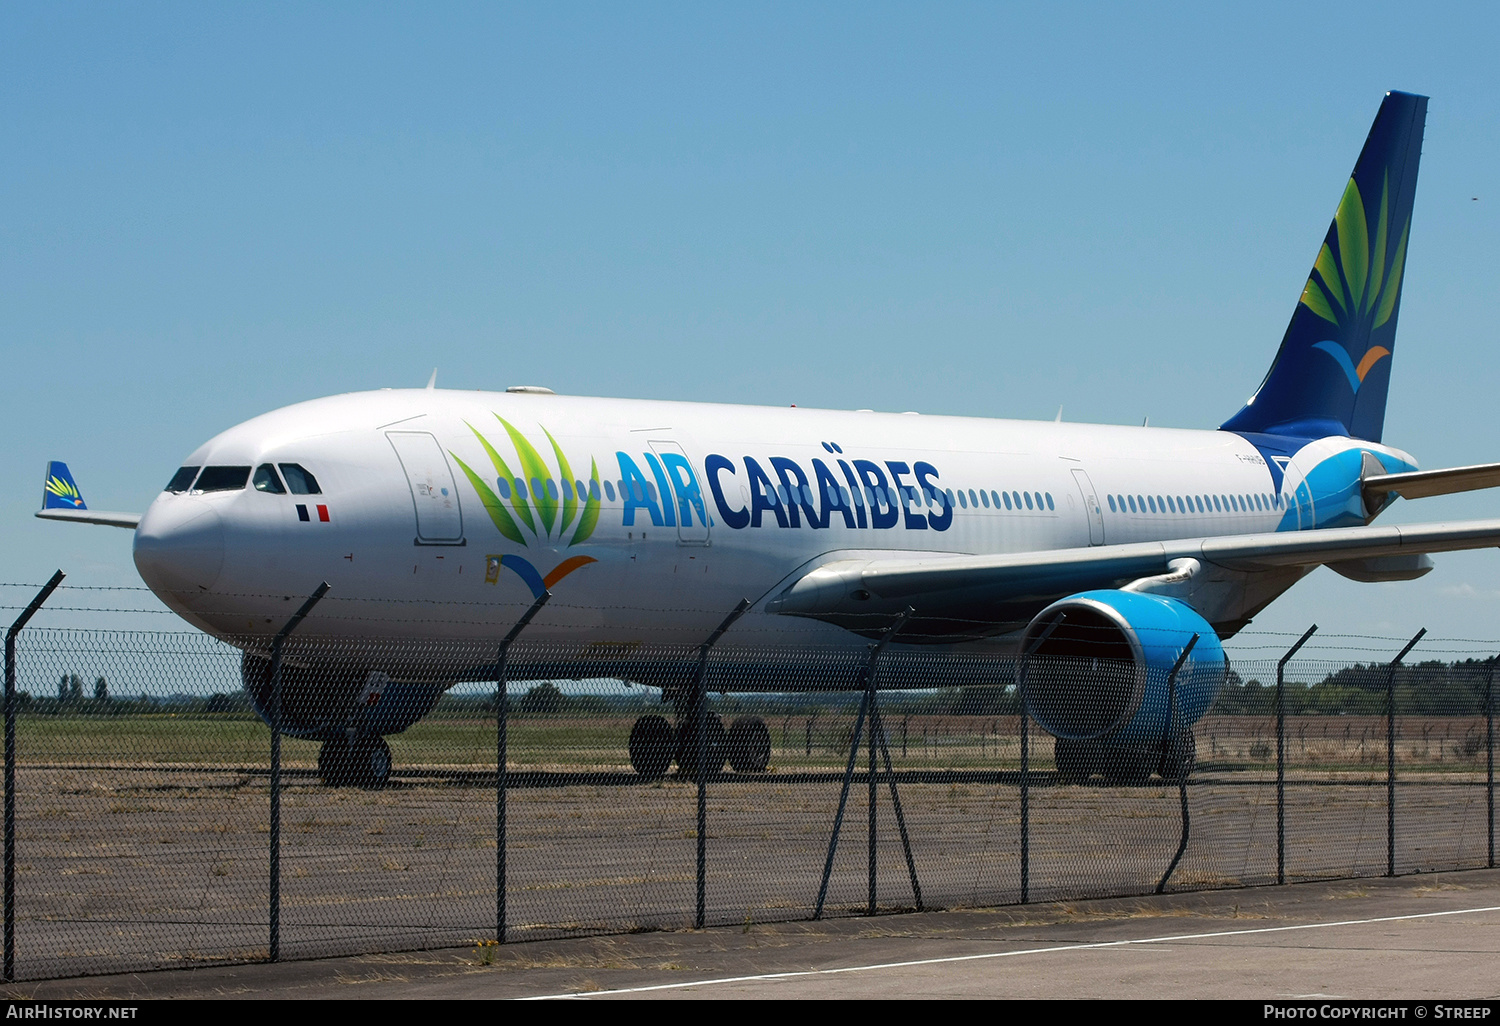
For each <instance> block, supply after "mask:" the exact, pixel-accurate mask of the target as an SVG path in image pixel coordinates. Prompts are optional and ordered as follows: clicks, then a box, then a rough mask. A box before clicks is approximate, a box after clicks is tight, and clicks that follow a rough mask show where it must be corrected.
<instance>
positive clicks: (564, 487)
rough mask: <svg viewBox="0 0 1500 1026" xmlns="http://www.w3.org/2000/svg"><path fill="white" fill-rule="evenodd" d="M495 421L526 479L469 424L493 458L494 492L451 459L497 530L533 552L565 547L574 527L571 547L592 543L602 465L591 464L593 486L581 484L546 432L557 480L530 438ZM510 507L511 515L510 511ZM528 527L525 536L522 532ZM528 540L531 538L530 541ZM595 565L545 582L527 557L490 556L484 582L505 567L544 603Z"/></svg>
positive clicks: (572, 564) (565, 568) (564, 566)
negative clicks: (546, 595)
mask: <svg viewBox="0 0 1500 1026" xmlns="http://www.w3.org/2000/svg"><path fill="white" fill-rule="evenodd" d="M495 419H496V420H498V421H499V422H500V425H501V427H503V428H504V429H505V433H506V435H507V436H508V437H509V439H510V443H511V446H512V447H513V448H514V449H515V452H516V460H517V464H518V465H519V467H520V468H521V470H522V472H523V475H524V476H522V475H518V474H515V473H513V472H512V470H511V468H510V465H509V464H508V463H506V461H505V459H504V457H502V456H501V455H500V453H499V452H498V451H497V450H496V448H495V446H494V445H493V444H491V442H490V440H489V439H487V438H485V436H484V435H482V434H480V432H479V429H478V428H476V427H474V425H473V424H469V423H468V422H465V425H466V426H467V427H468V429H469V430H470V431H472V432H474V437H475V438H477V439H478V440H479V444H480V445H481V446H483V447H484V452H485V455H486V456H488V457H489V460H490V464H491V466H493V467H494V470H495V473H496V475H498V476H497V477H496V478H495V486H494V487H493V488H492V487H490V484H489V482H488V481H486V480H485V479H484V478H483V477H481V476H480V475H479V474H477V473H475V472H474V470H473V469H471V468H470V467H469V465H468V464H467V463H465V462H464V461H463V460H462V459H461V458H460V457H459V455H458V454H457V453H455V452H452V451H451V450H450V451H449V455H451V456H452V457H453V460H454V462H456V463H457V464H458V466H459V469H461V470H462V471H463V472H464V476H465V477H467V478H468V479H469V484H471V485H473V486H474V491H476V492H477V493H479V501H480V502H481V503H483V504H484V510H485V512H486V513H488V514H489V515H490V520H491V521H492V522H493V523H494V525H495V528H496V529H497V530H498V531H499V532H500V533H501V534H502V535H504V536H505V537H506V538H508V539H509V540H511V541H513V542H515V543H516V544H518V545H525V546H528V547H529V546H530V545H531V544H532V542H533V541H535V542H539V543H546V542H554V543H555V542H561V541H562V540H563V538H564V537H565V536H567V534H568V529H569V528H570V527H571V528H572V529H573V532H572V536H571V538H569V540H568V542H567V545H568V547H570V548H571V547H572V546H574V545H578V544H581V543H582V542H584V541H587V540H588V538H589V536H591V535H592V534H593V533H594V528H595V527H597V526H598V524H599V508H600V498H599V488H600V484H599V464H598V462H597V461H595V460H592V459H591V460H590V461H589V463H590V467H589V480H588V483H586V484H585V483H584V482H583V481H582V480H577V479H575V478H574V477H573V469H572V467H571V466H570V465H569V464H568V457H567V456H566V455H564V453H563V451H562V447H561V446H560V445H558V444H557V439H555V438H553V437H552V433H551V432H549V431H548V430H547V429H546V428H542V434H544V435H546V436H547V441H548V442H549V443H550V444H551V446H552V453H553V455H554V456H555V457H556V459H557V472H556V474H554V473H553V471H552V470H551V468H549V467H548V466H547V462H546V460H544V459H543V458H542V454H541V453H540V452H538V451H537V449H536V447H535V446H533V445H532V444H531V443H530V442H529V441H527V439H526V436H525V435H523V434H521V432H520V431H518V430H516V428H515V427H514V426H512V425H511V424H510V423H509V422H508V421H506V419H505V418H504V417H501V416H500V415H499V414H496V415H495ZM559 482H560V483H559ZM507 503H508V504H509V509H507V508H506V506H507ZM575 521H576V525H575ZM523 525H524V527H525V529H526V530H525V532H523V531H522V526H523ZM528 534H529V535H530V536H531V537H530V538H529V539H528V537H527V535H528ZM594 562H597V560H595V559H594V558H593V557H592V556H572V557H570V558H568V559H565V560H563V561H562V562H561V563H559V564H558V565H557V566H556V567H554V568H553V569H552V570H551V571H550V572H549V573H547V574H546V575H545V576H544V575H543V574H542V573H541V572H540V571H538V570H537V569H536V567H535V566H533V565H532V564H531V562H530V561H529V560H526V559H524V558H523V557H521V556H516V555H504V556H490V557H488V558H487V560H486V566H485V575H484V577H485V580H486V581H488V582H489V583H491V584H494V583H496V582H497V581H498V580H499V575H500V567H502V566H504V567H506V568H508V569H510V570H512V571H514V572H515V574H516V575H517V576H518V577H520V578H521V580H523V581H525V582H526V585H527V587H529V588H530V589H531V592H532V594H533V595H535V596H537V597H540V596H541V594H542V592H543V591H545V590H547V589H549V588H551V587H552V585H554V584H556V583H557V582H558V581H560V580H562V579H563V578H564V577H566V576H567V575H568V574H570V573H572V572H573V571H574V570H577V569H578V568H579V567H582V566H587V565H588V564H589V563H594Z"/></svg>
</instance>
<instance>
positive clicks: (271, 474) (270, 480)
mask: <svg viewBox="0 0 1500 1026" xmlns="http://www.w3.org/2000/svg"><path fill="white" fill-rule="evenodd" d="M250 483H251V484H253V485H254V486H255V490H256V491H257V492H270V493H271V494H272V495H285V494H286V489H285V488H283V487H282V486H281V478H279V477H277V476H276V468H275V467H273V466H271V465H270V464H269V463H262V464H261V465H260V466H258V467H256V468H255V476H254V477H253V478H251V479H250Z"/></svg>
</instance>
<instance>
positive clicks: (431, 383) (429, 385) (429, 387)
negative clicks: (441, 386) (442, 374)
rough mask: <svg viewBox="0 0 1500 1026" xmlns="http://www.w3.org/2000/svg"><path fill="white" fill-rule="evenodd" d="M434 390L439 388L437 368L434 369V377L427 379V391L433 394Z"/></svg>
mask: <svg viewBox="0 0 1500 1026" xmlns="http://www.w3.org/2000/svg"><path fill="white" fill-rule="evenodd" d="M434 388H437V368H436V367H434V368H432V377H430V378H428V379H427V391H429V392H431V391H432V390H433V389H434Z"/></svg>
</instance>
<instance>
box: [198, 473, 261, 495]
mask: <svg viewBox="0 0 1500 1026" xmlns="http://www.w3.org/2000/svg"><path fill="white" fill-rule="evenodd" d="M248 480H250V468H249V467H204V468H203V473H201V474H199V475H198V483H197V484H196V485H194V486H193V491H195V492H237V491H239V490H240V489H241V488H243V487H245V482H246V481H248Z"/></svg>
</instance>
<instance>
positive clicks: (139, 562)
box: [135, 495, 224, 593]
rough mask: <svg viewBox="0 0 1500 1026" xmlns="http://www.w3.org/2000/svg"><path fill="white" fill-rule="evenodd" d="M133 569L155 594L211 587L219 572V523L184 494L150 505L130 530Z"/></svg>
mask: <svg viewBox="0 0 1500 1026" xmlns="http://www.w3.org/2000/svg"><path fill="white" fill-rule="evenodd" d="M135 567H136V570H138V571H139V572H140V575H141V579H142V580H143V581H145V582H146V584H147V585H148V586H149V587H150V588H151V590H152V591H155V592H158V593H160V592H185V591H190V592H196V591H199V590H206V589H208V588H212V587H213V585H214V582H215V581H217V580H218V579H219V571H221V570H222V569H223V568H224V522H223V521H222V520H220V519H219V514H218V513H216V512H215V511H214V508H213V507H212V506H210V505H209V504H208V503H206V502H204V501H203V500H201V499H195V498H192V497H190V496H186V495H174V496H172V497H171V498H170V499H167V500H165V501H160V502H156V503H153V504H152V505H151V507H150V508H149V509H147V510H146V514H145V516H143V517H141V522H140V526H138V527H137V528H136V529H135Z"/></svg>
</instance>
